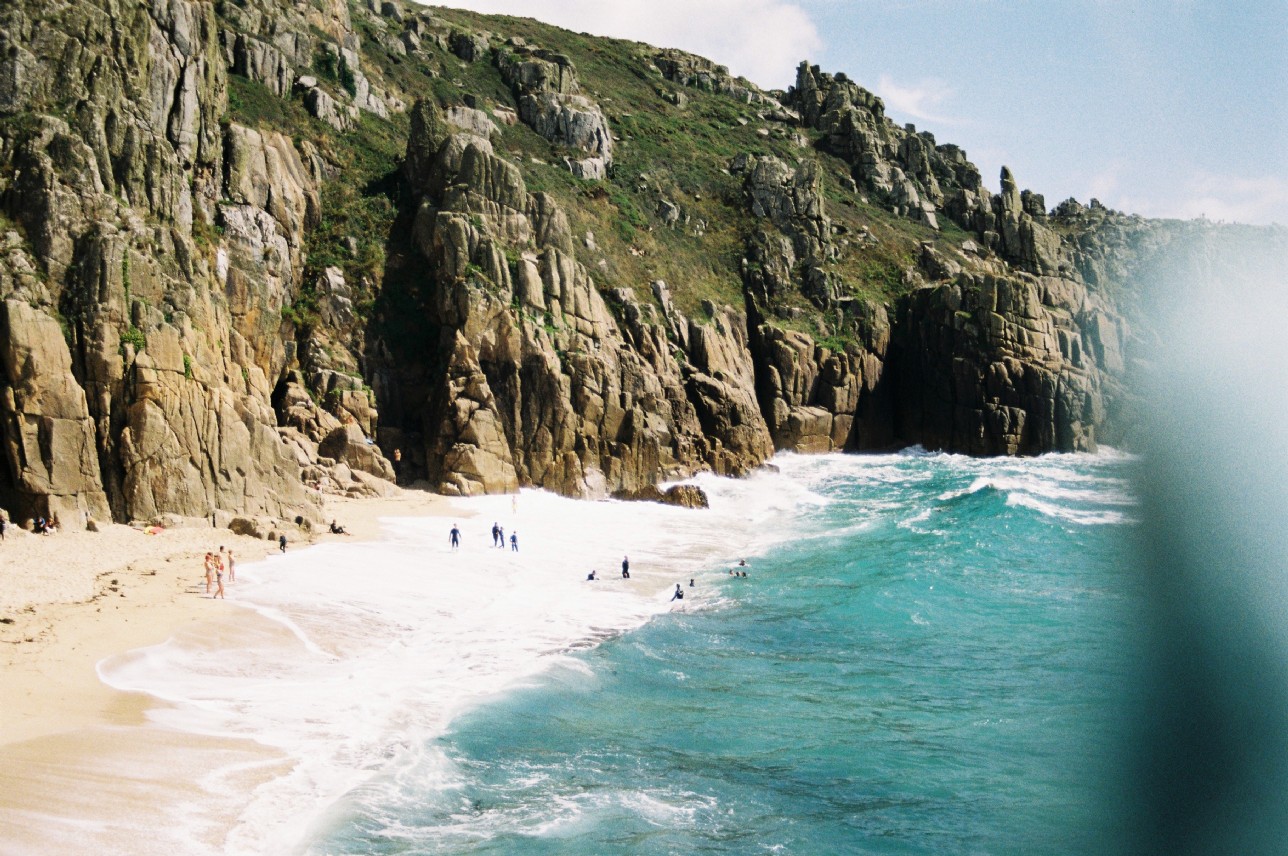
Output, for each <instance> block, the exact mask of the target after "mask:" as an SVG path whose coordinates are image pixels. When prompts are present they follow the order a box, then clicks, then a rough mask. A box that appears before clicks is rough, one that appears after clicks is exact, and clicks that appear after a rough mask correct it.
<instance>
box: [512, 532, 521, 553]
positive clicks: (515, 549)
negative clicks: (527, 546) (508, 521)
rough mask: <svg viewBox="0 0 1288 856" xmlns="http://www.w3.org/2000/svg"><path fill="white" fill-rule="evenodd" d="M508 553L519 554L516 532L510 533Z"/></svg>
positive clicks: (517, 534)
mask: <svg viewBox="0 0 1288 856" xmlns="http://www.w3.org/2000/svg"><path fill="white" fill-rule="evenodd" d="M510 551H511V552H514V553H517V552H519V533H518V532H511V533H510Z"/></svg>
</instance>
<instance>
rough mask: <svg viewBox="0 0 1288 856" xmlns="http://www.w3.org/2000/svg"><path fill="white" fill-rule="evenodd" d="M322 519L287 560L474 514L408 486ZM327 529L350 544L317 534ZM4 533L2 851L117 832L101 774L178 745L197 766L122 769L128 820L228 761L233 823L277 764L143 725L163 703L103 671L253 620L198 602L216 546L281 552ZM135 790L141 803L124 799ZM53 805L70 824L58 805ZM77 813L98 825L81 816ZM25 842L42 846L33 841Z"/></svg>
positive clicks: (211, 543) (131, 538) (242, 558)
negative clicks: (79, 829)
mask: <svg viewBox="0 0 1288 856" xmlns="http://www.w3.org/2000/svg"><path fill="white" fill-rule="evenodd" d="M323 514H324V518H325V521H326V523H325V524H324V525H323V526H322V527H319V528H320V530H321V531H319V532H316V533H313V534H312V535H311V537H309V539H308V540H307V541H305V540H303V539H302V538H301V540H299V541H296V542H294V543H293V544H288V547H287V549H288V551H291V552H294V551H296V550H303V549H306V548H307V547H310V546H314V545H318V544H324V543H329V542H343V543H357V542H364V541H373V540H377V539H379V538H380V537H381V525H380V519H381V518H386V517H445V516H448V515H451V514H455V515H456V516H457V517H458V518H461V519H464V518H466V517H468V516H469V515H468V513H467V512H462V511H460V510H459V509H454V508H452V506H451V505H450V502H449V500H448V499H447V498H445V497H442V496H438V495H436V494H429V493H423V492H420V491H415V490H403V489H400V490H399V491H398V492H397V493H396V494H395V495H393V496H390V497H379V498H362V499H349V498H343V497H326V498H325V501H324V506H323ZM332 519H335V520H337V521H338V522H339V523H340V525H342V526H343V527H344V528H345V529H346V530H347V531H348V532H349V533H350V534H349V535H333V534H331V533H330V532H328V531H326V529H327V524H329V523H330V521H331V520H332ZM6 534H7V537H6V539H5V541H4V542H2V543H0V670H3V675H4V679H3V684H2V686H3V690H4V704H3V705H0V771H3V772H0V842H3V843H0V853H8V852H24V848H27V847H30V846H38V847H39V846H45V845H48V844H50V843H53V842H51V841H50V840H49V839H48V838H42V837H41V836H48V835H50V834H52V833H49V832H48V831H40V830H37V829H36V828H35V827H36V826H37V825H41V826H43V824H39V819H40V818H42V817H63V818H76V819H77V820H78V821H81V822H87V823H91V824H95V825H99V824H102V825H103V826H104V827H105V828H111V827H113V825H114V824H115V823H116V821H118V820H119V819H120V818H121V817H123V814H122V809H123V806H122V805H121V804H119V803H118V802H117V797H116V795H117V794H118V786H117V785H115V784H114V785H112V791H113V793H114V798H113V800H109V801H107V804H103V803H104V801H103V800H102V799H101V796H102V793H101V791H100V790H98V789H99V788H101V786H102V785H103V780H102V777H103V776H104V775H108V774H107V772H106V771H105V769H104V765H114V766H116V767H118V768H119V765H120V763H121V758H122V757H127V758H132V759H137V758H138V757H146V755H147V753H148V752H149V751H151V750H152V749H154V748H155V747H157V746H159V745H172V744H174V743H176V742H184V743H185V744H190V745H191V748H192V750H193V753H192V757H191V765H192V769H188V770H153V771H146V772H144V773H142V774H140V775H138V776H137V777H136V776H135V775H133V769H132V765H131V767H129V768H126V769H128V770H129V773H127V774H126V778H127V780H126V781H124V782H121V783H120V787H119V794H120V795H121V796H124V797H125V799H126V801H127V803H130V804H133V806H132V808H133V810H134V811H138V812H142V813H143V816H148V815H149V814H151V816H152V817H153V819H154V821H156V822H159V823H167V822H169V821H166V820H165V819H163V818H161V817H158V816H157V815H158V813H160V814H165V813H166V811H168V810H169V808H168V807H162V806H158V805H155V804H154V800H155V796H156V793H157V792H158V791H157V788H161V789H162V790H164V791H167V792H168V791H170V790H171V789H175V790H176V791H183V790H184V788H185V787H189V788H190V787H191V786H192V782H193V781H194V780H195V779H198V778H200V777H201V776H202V775H203V774H204V773H206V772H208V770H207V769H205V765H206V764H210V765H227V763H228V761H229V758H230V757H235V758H237V759H238V763H239V764H241V765H242V766H243V768H244V769H245V774H244V776H243V780H242V781H241V782H240V783H239V789H238V793H240V794H241V795H242V799H240V800H232V801H231V802H230V804H229V805H228V806H226V807H224V808H223V809H221V810H219V811H217V812H216V814H217V815H222V816H224V817H226V818H227V820H228V821H229V825H231V823H232V822H233V821H234V820H235V819H236V817H237V814H238V811H239V805H240V803H242V802H244V801H245V799H249V795H250V794H251V792H252V791H253V790H254V788H255V787H256V786H257V785H258V784H259V783H260V782H261V781H263V780H266V779H268V778H272V777H273V776H276V775H280V774H281V770H282V764H283V763H285V761H286V759H285V756H283V755H282V754H281V753H280V752H278V751H277V750H275V749H271V748H269V747H266V746H263V745H260V744H258V743H256V742H255V741H253V740H249V739H245V738H232V737H228V738H201V739H198V740H192V739H191V738H182V740H180V738H178V737H177V736H176V735H175V734H174V733H173V732H172V731H169V730H167V729H165V728H163V727H153V726H152V725H151V723H149V721H148V716H147V714H148V712H149V711H151V710H154V709H159V708H164V707H166V706H167V702H165V701H164V700H162V699H159V698H156V697H154V696H152V695H149V694H147V693H140V692H129V691H123V690H118V689H116V688H113V687H110V686H108V685H107V684H106V683H104V682H103V681H102V680H101V679H100V676H99V672H98V666H99V664H100V663H102V662H103V661H105V660H107V659H109V658H112V657H114V656H118V655H123V654H125V653H127V652H129V651H134V650H136V649H140V648H147V647H151V646H155V645H159V644H162V643H164V642H166V641H167V640H169V639H171V638H173V637H174V636H175V635H176V634H177V633H179V632H180V631H182V630H185V629H189V628H192V627H200V628H202V629H203V631H204V630H209V631H211V632H214V633H219V632H220V631H221V628H227V627H231V626H236V625H241V624H243V623H244V622H247V621H254V620H257V619H258V618H259V617H258V616H257V615H256V614H255V613H253V612H251V611H248V610H244V609H235V610H233V611H228V610H226V609H223V608H221V606H222V604H220V605H213V604H214V601H213V599H212V598H210V597H209V596H207V595H206V594H205V582H204V573H203V570H202V557H203V556H204V554H205V553H206V551H216V550H218V549H219V547H220V546H221V545H222V546H225V547H228V548H229V549H230V550H231V551H232V552H233V553H234V555H235V556H236V561H237V567H239V568H240V567H242V566H245V565H248V564H251V563H255V562H260V561H262V560H263V559H264V558H265V557H267V556H271V555H274V554H276V553H277V552H278V549H279V548H278V545H277V544H276V543H275V542H270V541H267V540H263V539H257V538H253V537H250V536H244V535H235V534H233V533H232V532H231V531H229V530H227V529H215V528H213V527H194V528H175V529H168V530H164V531H162V532H159V533H158V534H155V535H149V534H146V533H145V532H143V531H140V530H136V529H133V528H131V527H129V526H125V525H123V524H110V525H106V526H104V527H103V529H102V531H100V532H64V533H58V534H56V535H52V536H38V535H32V534H30V533H26V532H21V533H15V532H14V531H13V530H12V529H11V530H10V531H9V532H8V533H6ZM225 590H226V600H228V601H233V602H235V601H236V599H237V584H236V583H229V582H227V580H226V579H225ZM128 747H133V750H130V749H129V748H128ZM167 754H168V753H167ZM144 766H146V765H144ZM209 769H214V766H211V767H210V768H209ZM111 775H113V777H114V778H115V776H118V775H122V774H121V773H120V772H113V773H112V774H111ZM135 789H139V792H138V793H137V798H130V797H129V796H128V795H129V793H130V792H131V791H132V790H135ZM59 805H62V806H65V807H66V808H67V810H68V811H69V812H70V814H69V813H65V812H63V811H59V810H58V809H57V808H55V806H59ZM82 811H89V812H90V813H92V814H93V815H94V816H93V817H77V814H79V813H80V812H82ZM217 825H218V824H217ZM226 833H227V827H224V828H223V829H221V830H217V829H213V828H212V829H208V830H205V834H204V835H202V834H198V838H201V839H204V843H205V844H206V845H208V846H209V847H210V848H211V849H212V850H222V836H223V835H224V834H226ZM136 834H137V830H135V831H134V832H132V833H131V832H125V831H123V832H122V839H121V843H122V845H123V850H122V852H125V851H126V850H132V852H143V851H138V850H137V849H133V848H131V847H129V846H126V845H128V844H129V842H130V841H132V840H136V839H134V838H133V837H132V836H134V835H136ZM29 836H35V837H36V838H40V842H39V844H38V843H37V841H35V840H33V839H31V838H29ZM24 839H27V840H26V841H24ZM14 848H17V849H14ZM27 852H30V851H27ZM158 852H161V851H158Z"/></svg>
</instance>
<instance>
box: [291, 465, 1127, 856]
mask: <svg viewBox="0 0 1288 856" xmlns="http://www.w3.org/2000/svg"><path fill="white" fill-rule="evenodd" d="M775 463H776V467H777V472H773V473H766V474H762V475H760V476H757V477H755V478H753V479H750V480H743V481H728V480H718V479H709V480H705V481H703V482H702V484H703V486H704V487H705V488H706V489H707V490H708V492H709V493H710V494H711V497H712V506H713V507H712V511H711V512H709V513H710V514H713V515H718V516H713V517H712V518H711V520H712V525H711V526H710V528H708V529H704V528H703V526H702V525H700V524H699V525H697V526H693V525H689V526H688V527H687V528H683V529H673V528H672V527H669V526H668V525H667V524H666V522H665V521H664V520H663V521H655V520H652V519H651V518H650V517H649V515H650V514H652V513H653V512H652V511H650V510H649V509H648V508H642V507H641V508H640V509H639V511H638V512H637V513H638V519H639V520H640V526H641V527H642V529H643V531H646V532H648V533H650V535H649V537H651V538H658V539H668V538H671V537H674V538H676V539H681V540H683V539H687V545H688V547H687V548H688V549H690V550H691V551H692V555H693V556H694V558H693V560H692V562H691V563H689V564H688V565H686V566H685V567H684V568H683V569H678V568H677V570H676V573H675V574H674V575H673V576H676V577H681V576H682V577H684V578H685V579H683V580H681V579H674V580H673V579H671V578H670V577H666V574H665V571H666V568H652V569H651V572H652V573H654V574H656V575H657V576H656V579H657V580H658V582H657V583H656V584H653V585H651V587H650V603H653V604H655V605H656V606H657V608H655V609H654V610H653V611H652V612H651V614H650V615H648V616H645V617H643V618H640V619H639V620H638V621H634V622H626V623H622V624H621V626H619V627H614V626H612V622H605V626H603V627H592V628H590V629H589V630H587V631H586V632H585V633H583V634H581V637H582V638H580V639H577V640H575V641H574V642H573V643H572V644H569V645H566V646H564V647H563V648H562V650H560V651H559V652H551V653H552V654H554V656H551V657H549V662H548V663H546V664H545V665H544V666H543V667H541V668H538V669H535V670H533V671H532V672H531V673H529V674H528V675H526V676H525V677H524V678H523V679H519V680H514V681H512V682H510V683H509V684H507V683H505V682H501V683H499V684H498V685H496V686H494V687H492V688H490V689H489V690H488V692H487V693H486V694H485V695H483V696H481V697H478V698H474V699H473V700H471V701H470V702H469V703H468V704H463V705H461V706H460V708H459V710H457V711H455V712H453V714H452V715H450V716H447V717H445V718H444V720H443V726H442V727H441V728H436V729H432V730H427V731H423V732H420V733H421V734H422V737H421V738H419V739H412V738H408V739H406V740H404V741H403V742H402V743H399V744H398V749H397V750H396V751H393V752H392V753H391V754H390V755H389V758H390V760H389V761H388V762H387V763H385V764H383V765H381V766H379V767H378V768H377V769H376V770H375V771H374V772H373V773H372V774H371V775H370V776H369V777H367V778H366V779H365V780H363V781H360V782H357V783H355V784H354V785H353V786H352V787H349V788H348V789H347V790H346V791H345V792H344V793H343V794H341V795H340V796H339V798H338V799H337V800H336V801H335V802H334V803H333V804H332V805H331V806H330V807H329V808H328V809H327V810H326V811H325V813H323V814H322V815H321V816H320V817H319V818H318V819H317V820H316V822H315V823H313V824H312V825H311V829H310V830H309V832H308V834H307V836H306V840H305V841H304V842H303V844H302V846H303V847H304V849H305V850H306V851H307V852H309V853H315V854H322V853H355V854H356V853H370V854H393V853H427V854H428V853H442V854H449V853H450V854H545V853H549V854H606V853H639V854H695V853H734V854H744V853H792V854H796V853H801V854H832V853H872V854H958V853H961V854H967V853H970V854H975V853H1056V852H1059V853H1095V852H1105V849H1106V848H1105V847H1104V846H1103V844H1104V842H1105V840H1106V839H1105V836H1106V835H1108V834H1110V833H1111V832H1112V830H1111V829H1110V825H1111V824H1110V821H1109V820H1108V818H1111V817H1112V816H1113V812H1112V810H1111V809H1112V806H1111V805H1110V802H1111V801H1112V800H1111V798H1110V797H1108V796H1107V794H1109V793H1111V792H1112V788H1111V787H1109V782H1110V781H1111V772H1112V768H1113V764H1114V759H1115V758H1116V757H1117V756H1118V755H1119V753H1120V750H1121V749H1122V746H1123V743H1124V740H1125V735H1124V731H1125V728H1124V727H1123V726H1122V724H1121V723H1122V718H1121V715H1120V714H1121V711H1122V708H1123V705H1124V701H1125V697H1126V696H1129V695H1130V690H1129V684H1130V674H1131V670H1130V666H1131V663H1130V659H1131V657H1130V653H1129V652H1130V650H1131V649H1130V645H1129V644H1128V640H1127V637H1128V635H1129V628H1130V626H1131V623H1132V621H1133V614H1134V612H1135V609H1136V606H1135V604H1136V602H1137V598H1138V596H1139V580H1138V579H1137V578H1136V577H1135V575H1134V571H1133V570H1132V566H1131V564H1130V561H1129V558H1130V557H1129V552H1130V545H1129V541H1130V537H1131V535H1132V532H1133V530H1134V528H1135V525H1134V520H1133V516H1134V513H1135V511H1136V506H1135V502H1134V499H1133V497H1132V495H1131V488H1130V485H1131V476H1132V470H1133V468H1134V466H1135V462H1134V461H1133V459H1131V458H1130V457H1128V456H1124V455H1120V454H1116V453H1113V452H1112V451H1106V452H1103V453H1101V454H1099V455H1047V456H1043V457H1038V458H1030V459H1009V460H997V459H994V460H977V459H970V458H965V457H961V456H953V455H941V454H926V453H922V452H918V451H910V452H905V453H901V454H894V455H879V456H840V455H829V456H819V457H803V456H780V457H779V458H777V459H775ZM766 495H769V496H772V497H774V498H775V500H776V501H774V502H770V503H768V504H767V503H766V502H765V501H764V498H765V496H766ZM525 501H527V500H525ZM613 505H620V504H613ZM670 511H671V510H668V513H669V512H670ZM744 512H745V513H744ZM686 513H687V514H690V515H695V516H696V515H702V514H707V513H708V512H686ZM668 519H670V518H668ZM693 519H699V520H700V519H701V518H693ZM574 520H575V518H574ZM576 526H577V524H576V523H575V522H569V521H567V519H566V522H565V524H564V527H565V528H569V529H570V530H571V532H572V534H573V535H574V537H575V535H576ZM436 534H437V533H436ZM680 546H681V547H683V546H685V545H684V544H681V545H680ZM738 558H745V559H746V561H747V566H746V568H745V570H746V571H747V572H748V575H747V577H746V578H742V577H733V576H731V575H730V574H729V573H728V572H729V570H730V568H731V567H734V566H735V565H736V560H737V559H738ZM615 561H617V559H616V557H615V556H614V557H610V558H609V559H608V560H606V561H605V562H604V566H605V567H609V568H613V569H614V570H613V571H612V573H611V576H616V571H615V565H614V562H615ZM672 561H675V560H672ZM654 563H655V564H657V563H662V564H664V563H665V559H662V558H658V559H655V560H654ZM581 570H582V569H581V568H576V569H571V568H570V569H569V573H570V574H573V573H575V574H577V575H578V579H581V577H580V573H581ZM603 573H604V572H603V571H602V570H601V574H603ZM663 577H665V579H663ZM690 577H691V578H693V580H694V583H695V584H694V586H693V587H692V588H690V587H688V586H687V578H690ZM673 582H684V583H685V584H686V585H685V591H686V592H687V593H688V597H687V598H686V600H685V601H684V602H683V605H682V607H679V608H677V607H678V605H677V604H671V603H667V602H666V601H665V597H666V595H667V594H668V593H669V592H670V591H671V590H672V589H673ZM581 585H583V586H586V587H593V586H595V585H599V584H587V583H582V584H581ZM599 591H601V592H602V591H604V589H600V590H599ZM661 604H665V608H662V606H661ZM464 650H465V652H466V655H467V656H468V648H466V649H464ZM461 654H462V649H454V650H453V653H452V656H453V657H459V656H461ZM426 656H431V655H430V654H428V653H427V654H426ZM411 680H413V681H414V680H415V679H414V678H412V679H411ZM1125 690H1126V692H1125ZM408 733H409V734H410V733H411V732H408ZM1110 849H1112V848H1110Z"/></svg>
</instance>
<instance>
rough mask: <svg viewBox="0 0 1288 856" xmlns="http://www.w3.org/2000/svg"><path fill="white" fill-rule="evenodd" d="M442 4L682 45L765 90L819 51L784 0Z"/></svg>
mask: <svg viewBox="0 0 1288 856" xmlns="http://www.w3.org/2000/svg"><path fill="white" fill-rule="evenodd" d="M449 5H451V6H454V7H457V8H461V9H472V10H474V11H476V12H485V13H490V14H502V15H520V16H523V17H527V18H536V19H538V20H540V21H545V22H546V23H549V24H554V25H556V26H559V27H565V28H567V29H570V30H575V31H577V32H588V33H593V34H595V35H600V36H613V37H615V38H620V39H634V40H635V41H641V42H647V43H649V44H651V45H657V46H658V47H674V48H682V49H684V50H687V51H690V52H691V53H696V54H698V55H700V56H704V57H707V58H708V59H711V60H714V61H715V62H718V63H721V64H722V65H727V66H729V70H730V71H732V72H733V73H734V74H735V75H742V76H744V77H746V78H747V79H748V80H751V81H753V82H754V83H756V84H758V85H760V86H762V87H767V88H774V87H784V88H785V87H786V86H788V85H789V84H791V83H792V82H794V81H795V79H796V66H797V64H799V63H800V61H801V60H803V59H810V58H811V57H813V56H815V55H817V54H819V53H820V52H821V51H822V49H823V40H822V38H821V37H820V36H819V33H818V29H817V28H816V27H815V26H814V22H813V21H812V20H811V19H810V17H809V15H808V14H807V13H806V12H805V10H804V9H802V8H801V6H800V5H798V4H796V3H792V2H786V0H703V2H693V0H649V2H643V0H615V2H605V0H458V2H455V3H451V4H449Z"/></svg>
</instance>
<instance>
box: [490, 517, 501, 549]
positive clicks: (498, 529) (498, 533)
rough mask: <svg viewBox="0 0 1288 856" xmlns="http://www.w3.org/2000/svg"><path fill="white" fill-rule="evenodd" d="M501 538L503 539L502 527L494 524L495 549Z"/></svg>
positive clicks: (493, 539) (493, 540) (493, 543)
mask: <svg viewBox="0 0 1288 856" xmlns="http://www.w3.org/2000/svg"><path fill="white" fill-rule="evenodd" d="M500 537H501V527H500V526H498V525H497V524H495V523H493V524H492V546H493V547H495V546H496V542H497V539H498V538H500Z"/></svg>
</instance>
